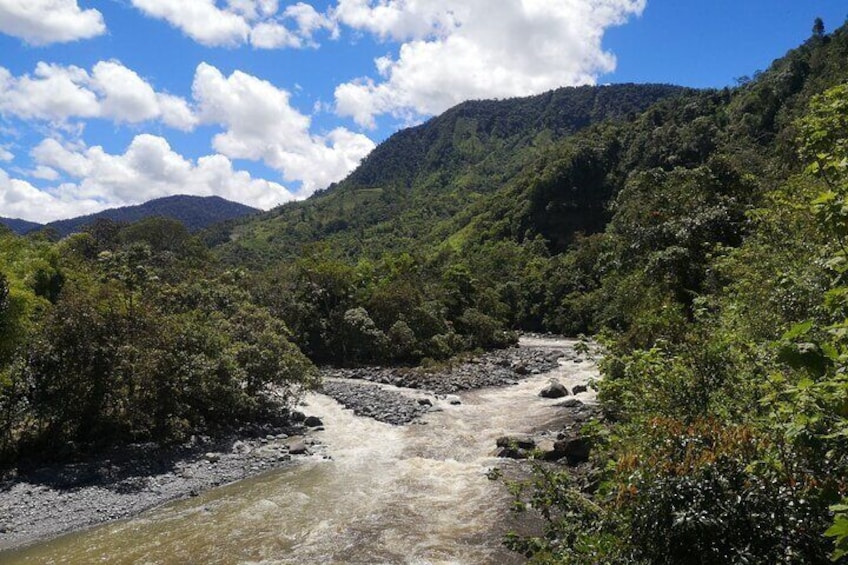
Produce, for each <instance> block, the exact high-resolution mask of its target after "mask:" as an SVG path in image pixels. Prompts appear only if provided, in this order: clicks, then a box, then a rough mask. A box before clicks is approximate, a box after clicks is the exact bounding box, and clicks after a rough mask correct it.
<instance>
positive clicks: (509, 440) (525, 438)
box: [496, 435, 536, 449]
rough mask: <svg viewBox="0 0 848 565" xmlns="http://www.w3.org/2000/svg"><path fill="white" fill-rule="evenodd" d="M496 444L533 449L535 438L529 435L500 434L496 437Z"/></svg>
mask: <svg viewBox="0 0 848 565" xmlns="http://www.w3.org/2000/svg"><path fill="white" fill-rule="evenodd" d="M496 445H497V446H498V447H517V448H520V449H533V448H535V447H536V440H535V439H534V438H533V437H532V436H529V435H513V436H502V437H499V438H498V439H497V442H496Z"/></svg>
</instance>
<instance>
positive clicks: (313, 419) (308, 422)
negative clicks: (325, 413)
mask: <svg viewBox="0 0 848 565" xmlns="http://www.w3.org/2000/svg"><path fill="white" fill-rule="evenodd" d="M303 425H304V426H306V427H307V428H317V427H319V426H323V425H324V422H322V421H321V418H318V417H317V416H308V417H306V418H305V419H304V420H303Z"/></svg>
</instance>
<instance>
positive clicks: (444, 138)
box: [210, 84, 691, 262]
mask: <svg viewBox="0 0 848 565" xmlns="http://www.w3.org/2000/svg"><path fill="white" fill-rule="evenodd" d="M686 92H691V91H689V90H687V89H683V88H680V87H675V86H669V85H634V84H623V85H612V86H602V87H590V86H583V87H577V88H561V89H558V90H555V91H551V92H548V93H545V94H542V95H539V96H533V97H530V98H516V99H509V100H500V101H491V100H489V101H472V102H465V103H463V104H460V105H459V106H457V107H455V108H452V109H450V110H448V111H447V112H445V113H444V114H442V115H441V116H438V117H435V118H433V119H431V120H430V121H428V122H426V123H425V124H422V125H420V126H417V127H413V128H409V129H406V130H402V131H400V132H398V133H396V134H395V135H393V136H392V137H391V138H389V139H388V140H387V141H385V142H384V143H382V144H381V145H380V146H378V147H377V148H376V149H375V150H374V151H373V152H372V153H371V154H370V155H369V156H368V157H367V158H366V159H365V160H364V161H363V163H362V164H361V165H360V167H358V168H357V169H356V170H355V171H353V173H351V174H350V176H349V177H348V178H347V179H345V180H344V181H342V182H341V183H339V184H338V185H333V186H330V187H329V188H328V189H327V190H326V191H323V192H321V193H318V194H316V195H314V196H313V197H312V198H310V199H309V200H307V201H306V202H302V203H292V204H288V205H285V206H281V207H280V208H277V209H275V210H273V211H271V212H270V213H267V214H264V215H262V216H260V217H258V218H257V219H256V220H254V221H249V222H236V223H235V225H231V226H229V230H224V232H225V233H220V232H219V233H216V234H213V235H211V236H210V237H211V238H212V240H213V241H216V242H221V241H225V240H226V239H227V236H228V235H230V232H232V234H233V237H232V239H233V240H234V241H233V242H232V243H229V244H228V245H226V246H225V249H224V253H225V254H226V255H229V256H231V257H232V260H233V261H236V262H244V261H256V262H267V261H268V260H274V259H279V258H281V257H291V256H297V255H298V254H299V250H300V248H301V247H302V246H303V245H304V244H309V243H312V242H315V241H327V242H328V243H330V245H331V246H332V247H333V248H334V249H336V250H337V251H338V252H339V253H342V254H345V253H346V254H348V255H350V256H354V255H356V254H358V253H362V252H365V253H367V252H369V250H372V249H375V250H386V249H402V248H403V246H404V245H407V246H408V245H410V244H412V242H413V241H414V242H417V241H418V240H419V239H420V238H421V237H422V236H424V235H426V234H427V232H428V231H429V230H431V229H432V228H433V227H434V224H437V223H438V222H441V221H444V220H447V219H449V218H451V217H452V216H453V215H455V214H457V213H458V212H460V211H463V210H465V209H466V207H467V206H468V205H470V204H471V203H473V202H475V201H476V200H478V199H479V198H481V197H482V196H484V195H488V194H491V193H493V192H494V191H496V190H497V189H498V188H500V187H501V186H502V185H503V184H504V183H505V182H506V181H507V180H508V179H510V178H512V177H514V176H515V175H516V174H518V173H519V172H520V171H521V170H522V169H523V168H524V167H525V166H526V165H527V163H529V162H532V161H533V160H534V159H536V158H537V157H538V155H539V154H540V153H542V152H544V151H545V150H546V149H547V148H549V147H551V146H552V145H554V144H555V142H556V141H557V140H562V139H563V138H565V137H567V136H569V135H571V134H573V133H575V132H577V131H580V130H581V129H584V128H586V127H588V126H589V125H591V124H596V123H600V122H603V121H605V120H609V121H624V120H627V119H632V118H633V117H634V116H636V115H638V114H639V113H641V112H642V111H644V110H645V109H647V108H648V107H650V106H651V105H653V104H654V103H655V102H657V101H658V100H660V99H663V98H667V97H673V96H678V95H681V94H683V93H686ZM595 227H599V225H595ZM372 240H376V241H372Z"/></svg>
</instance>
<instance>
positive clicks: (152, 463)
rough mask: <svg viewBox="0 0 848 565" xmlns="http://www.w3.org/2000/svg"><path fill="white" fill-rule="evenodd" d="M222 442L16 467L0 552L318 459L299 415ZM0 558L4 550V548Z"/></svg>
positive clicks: (8, 481)
mask: <svg viewBox="0 0 848 565" xmlns="http://www.w3.org/2000/svg"><path fill="white" fill-rule="evenodd" d="M297 419H299V420H301V423H299V424H293V425H289V426H286V427H272V426H262V427H256V428H253V429H249V430H243V432H242V433H240V434H238V435H234V436H231V437H229V438H226V439H219V440H217V441H215V440H212V439H210V438H202V437H201V438H198V437H195V438H193V439H192V440H191V441H190V442H188V443H186V444H184V445H182V446H179V447H177V448H173V449H164V448H161V447H158V446H156V445H154V444H144V445H134V446H129V447H124V448H120V449H114V450H111V451H109V452H107V453H105V454H101V455H100V456H99V457H98V458H97V459H96V460H92V461H83V462H79V463H73V464H68V465H62V466H50V467H40V468H31V469H19V470H18V471H16V472H15V473H12V474H10V475H7V476H6V477H4V478H3V480H2V481H0V551H3V550H6V549H11V548H15V547H20V546H22V545H26V544H27V543H30V542H33V541H36V540H39V539H42V538H45V537H52V536H56V535H58V534H61V533H64V532H69V531H73V530H78V529H81V528H85V527H88V526H92V525H95V524H99V523H102V522H107V521H110V520H116V519H120V518H126V517H129V516H133V515H136V514H139V513H140V512H143V511H144V510H147V509H149V508H152V507H154V506H159V505H161V504H163V503H165V502H168V501H171V500H175V499H179V498H185V497H189V496H196V495H197V494H198V493H200V492H201V491H204V490H207V489H209V488H212V487H216V486H219V485H223V484H227V483H231V482H234V481H238V480H241V479H244V478H247V477H250V476H254V475H258V474H260V473H263V472H265V471H270V470H272V469H278V468H281V467H284V466H286V465H291V464H292V463H293V461H294V460H296V459H297V458H299V457H307V456H310V455H313V452H316V453H318V454H319V455H314V456H320V451H321V448H320V446H318V445H316V444H317V441H316V440H315V438H314V437H312V435H311V430H310V429H309V428H308V427H307V426H306V425H305V424H306V423H313V422H314V421H310V420H309V419H306V418H304V419H306V420H307V421H306V422H305V423H304V422H303V420H302V419H300V418H297ZM0 561H3V555H2V553H0Z"/></svg>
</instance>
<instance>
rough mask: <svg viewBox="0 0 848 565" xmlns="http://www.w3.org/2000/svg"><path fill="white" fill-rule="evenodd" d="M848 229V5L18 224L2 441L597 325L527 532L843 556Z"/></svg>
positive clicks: (94, 431)
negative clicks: (248, 207)
mask: <svg viewBox="0 0 848 565" xmlns="http://www.w3.org/2000/svg"><path fill="white" fill-rule="evenodd" d="M846 225H848V29H846V28H844V27H843V28H840V29H838V30H836V31H835V32H833V33H832V34H829V35H828V34H824V33H823V31H822V30H821V26H816V28H815V31H814V34H813V36H812V37H811V38H810V39H809V40H808V41H806V42H805V43H804V44H803V45H801V46H799V47H798V48H797V49H794V50H792V51H790V52H789V53H787V54H786V55H785V56H784V57H783V58H781V59H778V60H776V61H775V62H774V63H773V64H772V65H771V67H770V68H769V69H767V70H765V71H763V72H761V73H758V74H756V75H755V77H754V79H753V80H751V81H749V82H747V83H745V84H741V85H739V86H738V87H736V88H732V89H731V88H726V89H722V90H691V89H679V88H674V87H667V86H644V87H642V86H634V85H622V86H613V87H597V88H596V87H583V88H575V89H563V90H559V91H555V92H553V93H549V94H546V95H543V96H539V97H533V98H529V99H515V100H505V101H494V102H468V103H465V104H462V105H460V106H458V107H457V108H454V109H452V110H450V111H448V112H447V113H445V114H444V115H442V116H439V117H437V118H434V119H433V120H431V121H429V122H427V123H426V124H423V125H421V126H418V127H417V128H413V129H411V130H406V131H404V132H400V133H398V134H396V135H395V136H393V137H392V138H390V139H389V140H387V141H386V142H385V143H384V144H383V145H381V146H380V147H378V148H377V149H376V150H375V151H374V152H373V153H372V155H371V156H369V157H368V158H367V159H366V160H365V161H364V162H363V164H362V165H361V167H360V168H359V169H357V170H356V171H354V172H353V173H352V174H351V175H350V177H348V179H346V180H345V181H343V182H341V183H339V184H338V185H336V186H333V187H330V188H329V189H327V190H326V191H324V192H322V193H320V194H317V195H315V196H314V197H312V198H310V199H309V200H307V201H305V202H299V203H292V204H287V205H285V206H282V207H280V208H278V209H276V210H274V211H272V212H270V213H266V214H261V215H258V216H256V217H253V218H250V219H246V220H235V221H232V222H229V223H227V224H226V225H224V226H217V227H215V228H211V229H209V230H207V231H205V232H202V233H201V234H200V235H198V236H192V235H191V234H189V233H188V232H187V231H186V230H185V228H183V227H182V226H180V224H179V223H177V222H175V221H168V220H164V219H161V218H158V219H147V220H144V221H143V222H142V223H140V224H133V225H128V226H123V225H115V224H110V223H108V222H107V223H99V224H96V225H94V226H93V227H91V228H89V229H87V230H86V231H85V232H84V233H80V234H76V235H74V236H71V237H70V238H67V239H65V240H63V241H61V242H59V243H55V244H54V243H50V242H49V241H47V239H46V238H43V237H39V236H33V237H25V238H23V237H15V236H13V235H9V234H6V235H0V271H2V273H0V332H2V335H0V337H2V339H0V431H2V433H0V455H2V456H3V458H2V460H4V461H14V460H15V458H17V457H20V456H22V455H31V454H32V453H39V452H47V451H49V452H50V453H66V452H71V453H73V452H75V451H78V450H80V449H96V448H98V446H101V445H102V442H104V441H105V442H112V443H120V442H126V441H148V440H151V439H156V440H159V441H166V440H173V439H179V438H184V437H187V436H188V435H189V434H191V433H195V432H199V431H203V432H205V431H207V430H209V429H221V428H223V427H225V426H226V425H227V423H228V422H243V421H250V420H251V419H256V418H260V417H263V415H266V414H267V410H263V409H264V408H267V406H268V402H269V399H268V396H267V395H266V394H265V392H266V391H267V389H268V387H269V386H271V385H274V386H275V387H281V389H282V390H284V391H285V392H286V395H285V397H286V399H287V400H288V399H290V398H292V397H293V396H294V395H295V394H296V392H297V390H299V387H300V386H302V385H309V384H312V383H313V382H314V381H313V379H312V376H313V375H314V372H313V367H312V364H311V363H313V362H320V363H332V364H338V365H359V364H366V363H395V364H398V363H400V364H424V365H427V364H431V363H435V362H438V361H439V360H444V359H449V358H450V357H451V356H453V355H456V354H458V353H461V352H464V351H469V350H475V349H485V348H492V347H501V346H505V345H508V344H510V343H514V340H515V334H514V333H513V332H512V331H511V330H544V331H554V332H562V333H566V334H572V335H576V334H578V333H581V332H582V333H590V334H593V335H595V336H597V339H598V340H600V342H601V343H602V344H603V346H604V348H605V357H604V360H603V363H602V367H601V370H602V375H603V379H601V381H600V382H599V383H598V385H597V386H598V388H599V398H600V402H601V407H602V409H603V414H604V418H603V419H602V420H599V421H595V422H592V423H589V424H588V425H587V426H586V428H585V429H584V430H583V434H584V438H585V441H587V442H589V443H591V445H592V457H593V465H592V466H591V468H590V469H589V470H586V471H585V473H584V474H583V475H579V474H578V475H572V474H569V473H567V472H561V471H558V470H551V469H548V468H543V467H540V474H539V477H538V480H537V481H536V482H535V484H534V485H533V486H532V488H531V489H530V490H527V491H525V492H526V493H527V494H528V495H529V496H531V497H532V502H533V507H535V508H539V509H542V510H543V512H544V518H545V519H546V521H547V523H548V529H547V531H546V535H545V536H544V537H541V538H536V539H521V538H512V539H511V541H510V543H511V545H512V546H513V547H514V548H515V549H517V550H520V551H522V552H523V553H525V554H528V555H532V556H533V557H534V558H535V559H536V560H538V561H539V562H544V563H549V562H553V563H682V564H688V563H698V564H701V563H703V564H709V563H829V562H831V559H834V560H840V559H841V560H842V561H841V562H845V559H846V558H848V482H846V477H848V441H846V440H848V403H846V399H848V378H846V375H848V322H846V320H848V267H846V265H848V251H846V249H848V244H846V242H845V239H846V237H848V228H846ZM204 243H206V244H207V245H209V244H211V245H212V248H211V249H210V248H208V247H207V246H206V245H204ZM198 281H203V282H202V283H201V282H198ZM163 328H164V329H165V330H166V331H163ZM69 399H70V400H69ZM50 450H53V451H50ZM63 450H64V451H63ZM521 506H522V507H524V505H521Z"/></svg>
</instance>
